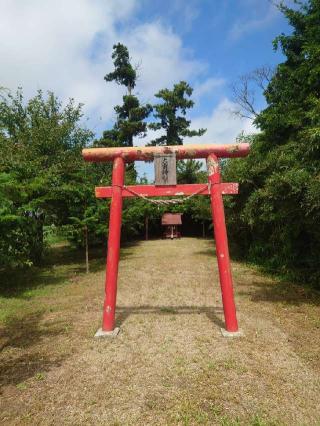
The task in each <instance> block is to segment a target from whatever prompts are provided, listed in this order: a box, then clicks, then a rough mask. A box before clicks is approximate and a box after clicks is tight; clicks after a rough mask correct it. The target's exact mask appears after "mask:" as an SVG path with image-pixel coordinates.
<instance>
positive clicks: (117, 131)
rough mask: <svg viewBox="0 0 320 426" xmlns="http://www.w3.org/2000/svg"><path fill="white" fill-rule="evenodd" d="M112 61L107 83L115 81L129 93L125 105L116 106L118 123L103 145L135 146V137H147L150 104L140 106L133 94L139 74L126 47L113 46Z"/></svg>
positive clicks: (103, 141)
mask: <svg viewBox="0 0 320 426" xmlns="http://www.w3.org/2000/svg"><path fill="white" fill-rule="evenodd" d="M112 59H113V63H114V71H112V72H110V73H109V74H107V75H106V76H105V77H104V79H105V80H106V81H107V82H111V81H115V82H116V83H117V84H118V85H121V86H124V87H125V88H126V90H127V93H126V94H125V95H124V96H123V98H122V99H123V104H122V105H117V106H115V108H114V109H115V112H116V114H117V121H116V123H115V125H114V127H113V129H112V130H109V131H106V132H105V133H104V137H103V139H102V140H101V143H102V144H104V145H107V146H114V144H117V145H118V146H133V138H134V137H137V136H139V137H144V136H145V135H146V130H147V123H146V122H145V121H144V120H145V119H146V118H147V117H148V115H149V114H150V112H151V110H152V107H151V105H149V104H146V105H140V101H139V99H138V98H137V96H135V95H133V94H132V91H133V89H134V88H135V86H136V81H137V72H136V70H135V69H134V68H133V66H132V64H131V62H130V57H129V51H128V49H127V47H126V46H124V45H123V44H121V43H118V44H116V45H114V46H113V53H112Z"/></svg>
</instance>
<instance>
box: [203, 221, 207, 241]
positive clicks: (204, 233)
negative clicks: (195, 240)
mask: <svg viewBox="0 0 320 426" xmlns="http://www.w3.org/2000/svg"><path fill="white" fill-rule="evenodd" d="M202 237H203V238H206V227H205V224H204V222H202Z"/></svg>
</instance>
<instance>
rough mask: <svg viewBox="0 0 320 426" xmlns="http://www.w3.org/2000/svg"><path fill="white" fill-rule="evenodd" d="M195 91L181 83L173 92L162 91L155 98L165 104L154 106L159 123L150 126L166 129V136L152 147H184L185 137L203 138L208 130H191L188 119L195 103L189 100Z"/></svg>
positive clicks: (157, 139)
mask: <svg viewBox="0 0 320 426" xmlns="http://www.w3.org/2000/svg"><path fill="white" fill-rule="evenodd" d="M192 91H193V89H192V88H191V87H190V86H189V84H188V83H186V82H185V81H180V83H177V84H175V85H174V86H173V89H172V90H169V89H162V90H160V91H159V92H158V93H157V94H156V95H155V96H156V97H157V98H159V99H161V100H162V101H163V102H162V103H159V104H157V105H154V107H153V108H154V110H155V114H154V116H155V118H156V119H157V120H159V121H157V122H155V123H151V124H149V127H150V129H152V130H160V129H164V130H165V132H166V134H165V135H163V136H160V137H158V138H156V139H154V140H153V141H151V143H150V144H151V145H182V144H183V137H186V136H188V137H192V136H201V135H203V134H204V133H205V131H206V129H199V130H190V129H189V127H190V124H191V121H190V120H187V119H186V117H185V116H186V114H187V110H188V109H190V108H192V107H193V105H194V102H193V101H192V100H191V99H189V98H190V96H191V95H192Z"/></svg>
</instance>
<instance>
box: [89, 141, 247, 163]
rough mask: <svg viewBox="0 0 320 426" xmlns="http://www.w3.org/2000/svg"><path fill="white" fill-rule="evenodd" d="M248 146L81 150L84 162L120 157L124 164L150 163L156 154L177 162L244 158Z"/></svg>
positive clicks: (134, 147) (210, 145)
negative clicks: (173, 154)
mask: <svg viewBox="0 0 320 426" xmlns="http://www.w3.org/2000/svg"><path fill="white" fill-rule="evenodd" d="M249 150H250V147H249V144H248V143H239V144H233V145H215V144H206V145H172V146H143V147H142V146H141V147H137V146H133V147H128V148H124V147H117V148H86V149H83V150H82V156H83V158H84V160H85V161H92V162H95V163H100V162H105V161H113V160H114V159H115V158H117V157H121V158H122V159H123V160H124V161H125V162H127V163H129V162H132V161H150V160H153V159H154V156H155V155H156V154H172V153H175V154H176V158H177V159H178V160H182V159H187V158H207V157H208V156H209V155H210V154H214V155H215V156H216V157H220V158H234V157H246V156H247V155H248V154H249Z"/></svg>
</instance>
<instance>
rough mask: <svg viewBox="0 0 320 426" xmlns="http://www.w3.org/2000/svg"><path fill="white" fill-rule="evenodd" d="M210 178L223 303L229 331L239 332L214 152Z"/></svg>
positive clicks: (219, 182) (211, 156)
mask: <svg viewBox="0 0 320 426" xmlns="http://www.w3.org/2000/svg"><path fill="white" fill-rule="evenodd" d="M207 168H208V180H209V185H210V200H211V214H212V222H213V230H214V239H215V243H216V256H217V261H218V269H219V278H220V287H221V295H222V304H223V311H224V318H225V323H226V324H225V325H226V331H227V332H228V333H235V332H239V330H238V321H237V314H236V306H235V303H234V295H233V283H232V273H231V266H230V257H229V247H228V236H227V229H226V221H225V214H224V207H223V200H222V194H221V185H220V184H221V176H220V167H219V160H218V158H217V157H216V156H215V155H214V154H210V155H209V156H208V158H207Z"/></svg>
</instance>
